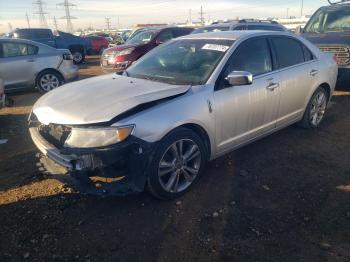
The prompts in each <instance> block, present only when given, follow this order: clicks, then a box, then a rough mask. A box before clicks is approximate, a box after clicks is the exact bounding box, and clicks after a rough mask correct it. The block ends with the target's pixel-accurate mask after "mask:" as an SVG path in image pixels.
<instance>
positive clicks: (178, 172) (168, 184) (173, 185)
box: [158, 139, 202, 193]
mask: <svg viewBox="0 0 350 262" xmlns="http://www.w3.org/2000/svg"><path fill="white" fill-rule="evenodd" d="M201 158H202V155H201V152H200V150H199V147H198V146H197V145H196V143H195V142H194V141H192V140H190V139H181V140H178V141H176V142H174V143H173V144H172V145H171V146H170V147H169V148H168V149H167V150H166V151H165V153H164V155H163V157H162V160H161V161H160V163H159V168H158V177H159V182H160V184H161V186H162V188H163V189H164V190H165V191H166V192H169V193H179V192H182V191H184V190H186V189H187V188H188V187H189V186H190V185H191V184H192V182H193V181H194V180H195V179H196V177H197V175H198V172H199V169H200V166H201Z"/></svg>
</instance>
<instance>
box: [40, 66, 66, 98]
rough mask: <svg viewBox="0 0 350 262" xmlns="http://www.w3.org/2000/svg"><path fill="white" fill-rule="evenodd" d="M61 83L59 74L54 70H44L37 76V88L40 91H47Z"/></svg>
mask: <svg viewBox="0 0 350 262" xmlns="http://www.w3.org/2000/svg"><path fill="white" fill-rule="evenodd" d="M61 84H62V81H61V76H60V75H59V74H57V73H56V72H53V71H52V72H51V71H48V72H44V73H43V74H41V75H40V76H39V78H38V88H39V90H40V91H42V92H45V93H46V92H49V91H51V90H53V89H55V88H57V87H59V86H60V85H61Z"/></svg>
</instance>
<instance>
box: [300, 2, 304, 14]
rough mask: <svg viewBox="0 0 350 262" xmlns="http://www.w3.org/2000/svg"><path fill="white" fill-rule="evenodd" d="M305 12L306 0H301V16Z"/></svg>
mask: <svg viewBox="0 0 350 262" xmlns="http://www.w3.org/2000/svg"><path fill="white" fill-rule="evenodd" d="M303 14H304V0H301V10H300V16H301V17H302V16H303Z"/></svg>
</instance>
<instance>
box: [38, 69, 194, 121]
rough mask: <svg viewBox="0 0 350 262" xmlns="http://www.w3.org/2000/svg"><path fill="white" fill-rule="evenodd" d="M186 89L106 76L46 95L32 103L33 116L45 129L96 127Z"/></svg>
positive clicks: (76, 83)
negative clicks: (55, 126) (78, 126)
mask: <svg viewBox="0 0 350 262" xmlns="http://www.w3.org/2000/svg"><path fill="white" fill-rule="evenodd" d="M189 88H190V86H176V85H170V84H165V83H159V82H153V81H149V80H144V79H136V78H130V77H126V76H118V75H116V74H109V75H105V76H100V77H94V78H90V79H87V80H82V81H78V82H74V83H71V84H67V85H64V86H61V87H59V88H57V89H55V90H53V91H51V92H49V93H47V94H46V95H44V96H42V97H41V98H40V99H39V100H38V101H37V102H36V103H35V105H34V107H33V113H34V114H35V115H36V117H37V118H38V120H39V121H40V122H41V123H43V124H46V125H48V124H50V123H52V124H63V125H86V124H97V123H103V122H108V121H111V120H112V119H113V118H115V117H116V116H118V115H120V114H122V113H124V112H126V111H128V110H130V109H132V108H134V107H136V106H138V105H141V104H145V103H148V102H153V101H157V100H160V99H163V98H167V97H171V96H176V95H180V94H183V93H185V92H187V91H188V90H189Z"/></svg>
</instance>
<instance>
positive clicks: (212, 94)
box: [30, 31, 338, 198]
mask: <svg viewBox="0 0 350 262" xmlns="http://www.w3.org/2000/svg"><path fill="white" fill-rule="evenodd" d="M337 71H338V68H337V64H336V62H335V61H334V60H333V58H332V56H331V55H329V54H326V53H323V52H321V51H320V50H319V49H318V48H316V47H315V46H314V45H312V44H311V43H309V42H308V41H307V40H305V39H302V38H299V37H297V36H295V35H292V34H289V33H283V32H275V33H273V32H253V31H245V32H243V31H240V32H238V31H235V32H219V33H207V34H196V35H188V36H185V37H181V38H179V39H175V40H172V41H170V42H168V43H167V44H164V45H161V46H159V47H157V48H156V49H154V50H152V51H151V52H150V53H148V54H146V55H145V56H144V57H143V58H141V60H139V61H138V62H136V63H135V64H133V65H132V66H131V67H130V68H129V69H128V70H126V71H125V73H124V75H123V76H118V75H115V74H111V75H105V76H101V77H96V78H91V79H88V80H83V81H80V82H76V83H72V84H69V85H66V86H64V87H62V88H59V89H57V90H54V91H52V92H50V93H48V94H46V95H45V96H43V97H41V98H40V99H39V100H38V101H37V103H36V104H35V105H34V108H33V112H32V114H31V117H30V124H31V127H30V133H31V136H32V139H33V141H34V143H35V144H36V146H37V147H38V148H39V150H40V151H41V152H42V153H43V155H45V159H51V160H52V161H48V163H49V162H50V163H51V162H55V163H56V164H58V165H60V166H62V167H64V168H65V169H66V171H67V172H68V173H70V174H72V176H73V177H74V178H78V179H83V178H84V179H85V180H84V181H87V180H88V179H87V178H90V180H89V181H90V182H91V185H90V186H91V187H90V188H92V187H95V186H96V190H105V191H103V192H106V191H110V192H111V191H113V190H116V191H118V190H121V191H122V192H123V193H125V192H130V191H143V190H144V188H145V187H146V188H147V189H148V190H149V191H150V192H151V193H152V194H153V195H155V196H157V197H160V198H175V197H178V196H180V195H182V194H183V193H184V192H186V191H188V190H189V189H190V188H191V186H193V185H194V184H195V182H196V181H197V180H198V179H199V177H200V175H201V173H203V171H204V164H205V162H206V161H207V160H213V159H215V158H217V157H219V156H221V155H223V154H226V153H228V152H230V151H232V150H234V149H236V148H238V147H241V146H244V145H246V144H248V143H250V142H253V141H255V140H257V139H259V138H262V137H264V136H266V135H269V134H271V133H273V132H276V131H277V130H279V129H282V128H284V127H286V126H289V125H291V124H293V123H296V122H299V123H300V124H301V125H302V126H303V127H305V128H316V127H318V126H319V125H320V123H321V121H322V119H323V116H324V114H325V111H326V108H327V104H328V102H329V100H330V99H331V96H332V94H333V90H334V86H335V82H336V79H337ZM91 171H94V172H91ZM96 177H104V179H101V178H100V179H96ZM97 181H98V182H97ZM101 181H102V182H101ZM90 182H89V183H90ZM84 183H85V182H84ZM101 192H102V191H101Z"/></svg>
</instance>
